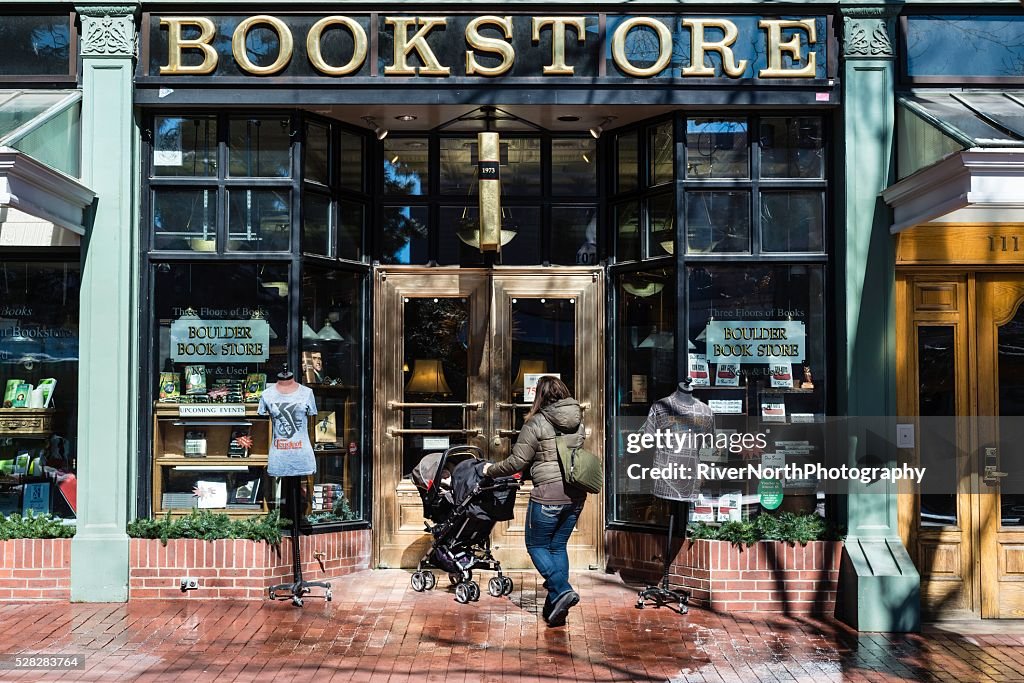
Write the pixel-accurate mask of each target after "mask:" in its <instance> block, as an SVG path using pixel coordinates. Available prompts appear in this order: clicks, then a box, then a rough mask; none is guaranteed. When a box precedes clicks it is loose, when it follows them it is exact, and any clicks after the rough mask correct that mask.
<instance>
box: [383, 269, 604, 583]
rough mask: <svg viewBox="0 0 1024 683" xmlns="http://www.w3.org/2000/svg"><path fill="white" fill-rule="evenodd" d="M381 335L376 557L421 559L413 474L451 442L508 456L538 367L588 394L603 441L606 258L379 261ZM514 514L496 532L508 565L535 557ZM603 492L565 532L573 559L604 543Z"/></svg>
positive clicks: (404, 561)
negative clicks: (586, 262)
mask: <svg viewBox="0 0 1024 683" xmlns="http://www.w3.org/2000/svg"><path fill="white" fill-rule="evenodd" d="M375 286H376V298H375V302H376V303H375V306H376V310H375V316H374V319H375V320H376V321H377V322H376V324H375V328H374V344H375V352H376V353H375V358H376V367H375V371H374V395H375V399H374V400H375V413H374V415H375V417H374V443H375V444H377V447H376V449H375V451H376V453H375V455H376V458H375V462H374V482H375V483H374V488H375V492H374V545H375V552H376V560H377V564H378V566H382V567H415V566H416V563H417V562H418V561H419V560H420V558H421V557H422V556H423V554H424V552H425V551H426V549H427V548H428V547H429V536H428V535H427V534H426V533H424V520H423V507H422V503H421V501H420V497H419V494H418V493H417V491H416V487H415V485H414V484H413V482H412V480H411V478H410V476H409V475H410V473H411V471H412V468H413V466H414V465H415V464H416V463H417V462H419V460H420V459H421V458H422V457H423V456H424V455H426V454H427V453H431V452H437V451H441V450H444V448H446V447H448V446H450V445H455V444H469V445H472V446H477V447H479V448H481V449H482V450H483V451H484V453H485V456H486V457H487V458H488V459H490V460H492V461H497V460H501V459H502V458H505V457H506V456H507V455H508V454H509V452H510V449H511V446H512V444H514V443H515V439H516V437H517V435H518V433H519V429H520V428H521V427H522V424H523V418H524V416H525V414H526V412H527V410H528V408H529V405H530V401H531V400H532V399H531V398H530V394H529V392H530V388H531V385H532V384H533V383H534V382H535V380H536V378H537V376H539V375H540V374H557V375H558V376H559V377H560V378H561V379H562V380H563V381H564V382H565V383H566V384H567V385H568V386H569V389H570V390H571V391H572V392H573V395H574V396H575V397H576V399H577V400H579V402H580V403H581V404H582V405H583V408H584V423H585V425H586V430H587V447H588V449H592V450H593V452H594V453H596V454H598V455H600V454H601V453H602V452H603V451H604V311H603V306H604V303H603V302H604V295H603V280H602V274H601V271H600V270H599V269H592V268H557V269H556V268H496V269H493V270H484V269H443V268H419V269H408V268H403V269H378V270H377V272H376V274H375ZM530 488H531V487H530V484H529V483H527V484H526V485H525V486H524V487H523V490H522V491H521V492H520V494H519V497H518V501H517V505H516V516H515V519H514V520H512V521H510V522H504V523H501V524H499V525H498V526H497V527H496V528H495V532H494V534H492V547H493V549H494V554H495V556H496V557H497V558H498V559H499V560H501V562H502V563H503V565H504V566H506V567H507V568H526V567H529V566H531V564H530V559H529V556H528V555H527V553H526V547H525V541H524V538H523V535H524V528H523V521H524V519H525V513H526V505H527V502H528V500H529V495H530ZM603 520H604V514H603V501H602V499H601V496H590V499H589V500H588V501H587V505H586V507H585V508H584V512H583V515H582V517H581V518H580V521H579V525H578V527H577V529H576V531H575V533H574V534H573V536H572V538H571V539H570V545H569V559H570V562H571V563H572V566H573V567H575V568H586V567H596V566H598V564H599V561H600V559H601V555H602V552H603V548H602V546H603V535H604V525H603Z"/></svg>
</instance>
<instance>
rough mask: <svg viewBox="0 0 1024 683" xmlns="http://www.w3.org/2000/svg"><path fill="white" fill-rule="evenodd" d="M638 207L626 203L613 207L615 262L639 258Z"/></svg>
mask: <svg viewBox="0 0 1024 683" xmlns="http://www.w3.org/2000/svg"><path fill="white" fill-rule="evenodd" d="M639 209H640V205H639V204H638V203H637V202H626V203H625V204H619V205H618V206H616V207H615V260H616V261H636V260H637V259H639V258H640V211H639Z"/></svg>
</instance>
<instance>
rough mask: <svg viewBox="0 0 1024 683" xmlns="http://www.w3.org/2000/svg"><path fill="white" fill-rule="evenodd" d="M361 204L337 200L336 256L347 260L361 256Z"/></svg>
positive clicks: (354, 259)
mask: <svg viewBox="0 0 1024 683" xmlns="http://www.w3.org/2000/svg"><path fill="white" fill-rule="evenodd" d="M363 220H364V216H363V205H362V204H360V203H358V202H348V201H345V200H341V201H339V202H338V257H339V258H343V259H348V260H349V261H359V260H361V259H362V258H363Z"/></svg>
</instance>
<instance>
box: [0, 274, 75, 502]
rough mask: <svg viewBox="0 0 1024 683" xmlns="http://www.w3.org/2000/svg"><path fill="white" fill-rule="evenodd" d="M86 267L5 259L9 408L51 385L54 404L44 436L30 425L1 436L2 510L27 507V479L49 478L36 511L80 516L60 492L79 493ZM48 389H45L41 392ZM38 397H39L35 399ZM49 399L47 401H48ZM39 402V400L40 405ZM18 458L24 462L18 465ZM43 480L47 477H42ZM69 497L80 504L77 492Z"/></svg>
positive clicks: (3, 327) (3, 374)
mask: <svg viewBox="0 0 1024 683" xmlns="http://www.w3.org/2000/svg"><path fill="white" fill-rule="evenodd" d="M80 283H81V269H80V267H79V264H78V260H77V257H76V260H75V261H74V262H68V263H54V262H38V263H19V262H15V261H10V260H5V261H4V262H3V263H0V299H2V301H3V307H4V309H5V312H4V314H3V316H2V317H0V386H2V387H4V388H5V389H6V391H5V394H6V395H5V400H4V407H5V408H13V409H14V411H13V412H16V411H17V409H18V408H21V407H25V408H27V407H30V406H31V405H33V397H32V392H31V391H30V389H29V388H30V387H32V388H34V389H35V390H36V391H37V394H36V396H37V397H40V394H43V393H44V392H45V387H46V385H47V384H49V383H48V382H46V380H47V379H54V380H56V384H55V385H52V387H51V392H52V393H51V394H50V398H49V399H48V405H45V406H40V407H46V408H48V411H49V412H50V414H51V418H52V423H51V426H50V427H49V428H48V429H47V431H46V432H45V433H42V434H41V433H39V432H37V431H36V429H37V428H36V427H29V429H30V430H31V435H29V434H26V435H25V436H24V437H18V436H14V435H12V433H11V432H10V431H6V432H5V437H4V438H3V439H0V479H3V482H4V483H3V491H4V493H3V496H4V497H3V504H4V509H2V510H0V513H4V512H6V513H12V512H18V513H21V512H22V511H23V504H24V502H25V499H24V494H25V486H24V484H25V483H29V481H30V480H29V479H28V475H32V476H33V479H32V480H31V481H35V482H47V481H48V482H49V483H48V484H47V487H48V488H49V489H50V491H49V500H48V502H47V505H46V506H43V507H40V508H35V512H36V513H44V512H49V513H52V514H54V515H56V516H58V517H74V516H75V514H74V513H75V510H74V508H73V507H72V504H71V503H69V502H68V501H69V499H68V498H66V497H65V496H64V495H62V493H67V492H72V493H73V492H74V490H75V486H76V483H75V473H76V472H77V469H78V337H79V335H78V326H79V289H80ZM40 389H42V391H39V390H40ZM37 400H38V398H37ZM43 400H44V402H46V399H43ZM34 405H39V404H38V403H36V404H34ZM19 457H20V462H19ZM41 477H45V478H46V479H42V478H41ZM70 500H71V501H72V503H73V501H74V497H73V496H71V498H70Z"/></svg>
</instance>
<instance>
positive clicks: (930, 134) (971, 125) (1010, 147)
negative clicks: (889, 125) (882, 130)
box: [882, 91, 1024, 233]
mask: <svg viewBox="0 0 1024 683" xmlns="http://www.w3.org/2000/svg"><path fill="white" fill-rule="evenodd" d="M897 102H898V112H897V116H898V121H897V143H898V144H897V147H898V149H897V154H898V157H897V159H898V168H899V171H900V178H901V180H900V181H899V182H897V183H896V184H895V185H892V186H891V187H889V188H888V189H886V190H885V191H884V192H883V193H882V197H883V198H884V199H885V201H886V203H887V204H889V205H890V206H891V207H893V212H894V220H893V224H892V227H891V231H892V232H893V233H896V232H900V231H901V230H905V229H907V228H911V227H914V226H915V225H921V224H923V223H975V224H976V223H992V222H1002V223H1006V222H1024V93H1022V92H961V91H957V92H948V91H927V92H915V93H912V94H910V95H906V96H902V97H899V98H898V99H897Z"/></svg>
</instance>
